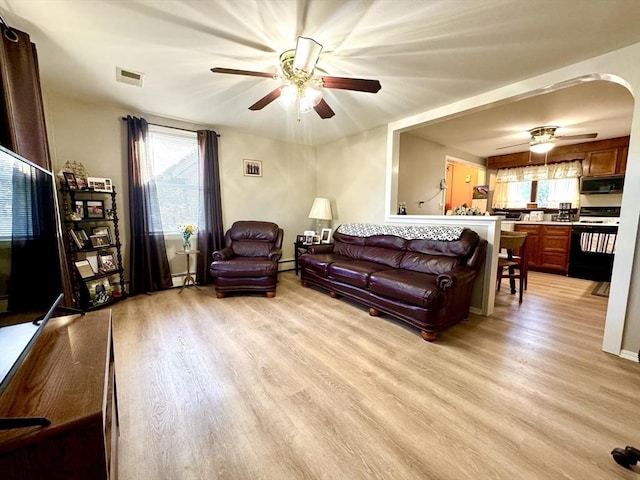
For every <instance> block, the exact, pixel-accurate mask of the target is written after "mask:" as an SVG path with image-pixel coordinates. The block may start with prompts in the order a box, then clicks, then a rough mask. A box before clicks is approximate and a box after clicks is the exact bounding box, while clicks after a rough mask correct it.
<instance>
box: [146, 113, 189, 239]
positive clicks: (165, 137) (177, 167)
mask: <svg viewBox="0 0 640 480" xmlns="http://www.w3.org/2000/svg"><path fill="white" fill-rule="evenodd" d="M149 139H150V150H151V151H150V157H151V159H152V162H153V170H152V171H153V172H154V173H155V181H156V187H157V191H158V203H159V205H160V218H161V222H162V229H163V231H164V233H165V234H172V233H175V234H177V233H179V231H178V225H179V224H182V223H191V224H193V225H197V224H198V208H199V202H200V195H199V179H198V176H199V173H198V139H197V136H196V133H195V132H183V131H180V130H175V129H169V128H163V127H157V126H153V125H149Z"/></svg>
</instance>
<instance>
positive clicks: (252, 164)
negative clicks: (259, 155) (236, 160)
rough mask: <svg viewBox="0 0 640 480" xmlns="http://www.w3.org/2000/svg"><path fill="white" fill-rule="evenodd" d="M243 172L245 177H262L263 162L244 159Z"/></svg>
mask: <svg viewBox="0 0 640 480" xmlns="http://www.w3.org/2000/svg"><path fill="white" fill-rule="evenodd" d="M242 172H243V175H244V176H245V177H261V176H262V161H260V160H248V159H244V160H243V161H242Z"/></svg>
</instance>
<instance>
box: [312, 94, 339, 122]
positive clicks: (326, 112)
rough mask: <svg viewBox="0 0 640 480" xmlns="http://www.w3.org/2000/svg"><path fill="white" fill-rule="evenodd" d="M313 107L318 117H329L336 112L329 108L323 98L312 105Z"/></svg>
mask: <svg viewBox="0 0 640 480" xmlns="http://www.w3.org/2000/svg"><path fill="white" fill-rule="evenodd" d="M313 109H314V110H315V111H316V112H317V113H318V115H320V118H331V117H333V116H334V115H335V114H336V112H334V111H333V110H331V107H330V106H329V104H328V103H327V102H325V100H324V98H323V99H322V100H320V103H318V104H317V105H316V106H315V107H313Z"/></svg>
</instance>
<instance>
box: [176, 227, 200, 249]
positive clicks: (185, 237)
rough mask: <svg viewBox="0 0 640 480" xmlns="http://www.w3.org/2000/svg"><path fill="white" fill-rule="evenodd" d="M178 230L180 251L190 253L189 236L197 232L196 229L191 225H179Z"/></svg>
mask: <svg viewBox="0 0 640 480" xmlns="http://www.w3.org/2000/svg"><path fill="white" fill-rule="evenodd" d="M178 230H180V233H181V234H182V249H183V250H184V251H185V252H189V251H191V236H192V235H194V234H195V233H196V232H197V231H198V227H197V226H196V225H193V224H191V223H181V224H180V225H178Z"/></svg>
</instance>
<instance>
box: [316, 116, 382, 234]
mask: <svg viewBox="0 0 640 480" xmlns="http://www.w3.org/2000/svg"><path fill="white" fill-rule="evenodd" d="M386 132H387V130H386V127H379V128H375V129H373V130H368V131H366V132H362V133H359V134H357V135H353V136H351V137H346V138H343V139H341V140H338V141H336V142H332V143H329V144H327V145H324V146H321V147H319V148H318V176H317V178H318V180H317V192H318V196H320V197H326V198H329V199H330V200H331V208H332V210H333V215H334V219H333V228H336V227H338V226H339V225H340V224H342V223H350V222H369V223H384V185H385V176H386V164H385V154H386V144H387V139H386ZM309 208H310V206H309Z"/></svg>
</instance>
